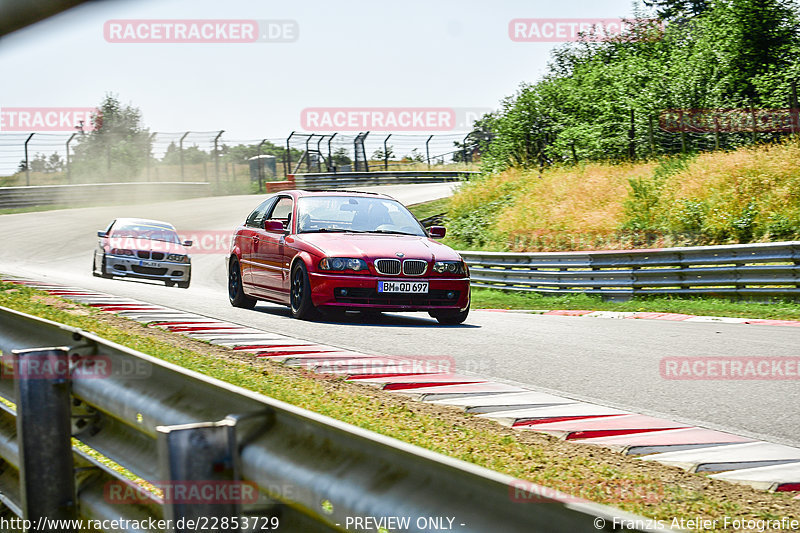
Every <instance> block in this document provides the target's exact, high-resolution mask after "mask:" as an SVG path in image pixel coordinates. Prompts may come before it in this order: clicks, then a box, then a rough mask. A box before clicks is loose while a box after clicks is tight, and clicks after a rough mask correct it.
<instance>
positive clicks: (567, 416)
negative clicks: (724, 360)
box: [0, 277, 800, 492]
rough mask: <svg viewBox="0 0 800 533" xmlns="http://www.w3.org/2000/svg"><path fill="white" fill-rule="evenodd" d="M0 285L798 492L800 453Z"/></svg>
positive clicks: (226, 328) (140, 305) (119, 305)
mask: <svg viewBox="0 0 800 533" xmlns="http://www.w3.org/2000/svg"><path fill="white" fill-rule="evenodd" d="M0 281H5V282H8V283H15V284H19V285H25V286H29V287H31V288H35V289H39V290H42V291H45V292H48V293H49V294H52V295H54V296H59V297H62V298H65V299H68V300H72V301H74V302H78V303H82V304H86V305H89V306H92V307H95V308H98V309H100V310H102V311H105V312H109V313H113V314H116V315H119V316H122V317H125V318H130V319H132V320H136V321H137V322H140V323H143V324H146V325H148V326H149V327H158V328H162V329H165V330H168V331H172V332H174V333H178V334H181V335H184V336H186V337H190V338H193V339H197V340H203V341H206V342H209V343H210V344H215V345H219V346H225V347H229V348H231V349H233V350H235V351H238V352H241V353H249V354H252V355H253V356H254V357H268V358H270V359H272V360H275V361H279V362H282V363H284V364H286V365H289V366H295V367H302V368H306V369H308V370H311V371H314V372H319V373H324V374H337V375H340V376H344V377H346V379H347V380H348V381H352V382H357V383H363V384H368V385H373V386H375V387H378V388H380V389H382V390H385V391H388V392H393V393H400V394H404V395H407V396H410V397H412V398H413V399H416V400H418V401H424V402H431V403H436V404H443V405H450V406H456V407H460V408H463V409H464V410H465V412H467V413H471V414H475V415H476V416H478V417H481V418H488V419H491V420H495V421H497V422H499V423H501V424H505V425H508V426H511V427H514V428H518V429H521V430H533V431H538V432H542V433H547V434H550V435H554V436H557V437H559V438H562V439H565V440H569V441H572V442H576V443H582V444H591V445H596V446H603V447H606V448H610V449H613V450H617V451H619V452H621V453H623V454H628V455H636V456H640V457H641V458H642V460H645V461H657V462H660V463H663V464H667V465H673V466H678V467H681V468H684V469H686V470H688V471H691V472H703V473H710V474H712V475H711V477H713V478H716V479H724V480H727V481H730V482H734V483H740V484H746V485H750V486H753V487H756V488H758V489H762V490H769V491H778V492H794V491H800V448H794V447H791V446H784V445H781V444H774V443H770V442H765V441H759V440H755V439H751V438H748V437H743V436H739V435H734V434H731V433H726V432H722V431H715V430H710V429H706V428H701V427H695V426H691V425H688V424H683V423H680V422H675V421H671V420H667V419H663V418H656V417H651V416H645V415H641V414H637V413H633V412H630V411H625V410H621V409H615V408H611V407H606V406H602V405H596V404H592V403H588V402H582V401H577V400H574V399H571V398H566V397H561V396H557V395H554V394H549V393H544V392H539V391H535V390H531V389H527V388H525V387H519V386H516V385H510V384H507V383H500V382H495V381H492V380H490V379H485V378H481V377H476V376H473V375H463V374H458V373H454V372H451V371H450V370H451V369H445V370H444V371H443V370H441V369H437V368H427V367H426V365H425V362H422V364H420V365H416V364H415V363H413V362H412V363H409V360H410V359H411V358H408V357H394V356H385V355H368V354H364V353H359V352H355V351H352V350H346V349H342V348H338V347H335V346H328V345H323V344H317V343H314V342H311V341H306V340H302V339H296V338H293V337H289V336H286V335H279V334H277V333H272V332H269V331H263V330H259V329H256V328H251V327H246V326H242V325H239V324H234V323H231V322H225V321H221V320H217V319H214V318H210V317H207V316H203V315H198V314H194V313H187V312H184V311H179V310H175V309H171V308H168V307H164V306H160V305H155V304H150V303H147V302H141V301H138V300H134V299H130V298H121V297H117V296H113V295H110V294H105V293H101V292H97V291H92V290H86V289H82V288H78V287H67V286H62V285H55V284H48V283H42V282H37V281H33V280H29V279H22V278H11V277H5V278H0ZM578 313H583V314H582V315H579V316H589V315H592V314H595V313H596V312H595V313H593V312H591V311H560V312H559V311H548V312H546V313H545V314H578ZM600 313H603V314H602V315H600V314H595V316H607V315H608V313H607V312H600ZM637 315H638V317H642V315H662V317H664V315H668V316H669V317H668V318H667V317H664V318H662V319H665V320H672V319H676V320H689V319H691V318H698V319H700V318H708V317H692V316H691V315H673V314H665V313H634V314H631V315H630V316H626V317H625V318H637ZM682 317H686V318H682ZM643 318H658V317H654V316H643ZM733 320H739V321H743V320H746V319H733ZM760 322H764V321H760ZM767 322H769V321H767ZM775 322H788V321H775ZM747 323H754V322H752V321H747ZM777 325H785V324H777Z"/></svg>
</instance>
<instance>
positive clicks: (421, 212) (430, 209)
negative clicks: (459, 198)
mask: <svg viewBox="0 0 800 533" xmlns="http://www.w3.org/2000/svg"><path fill="white" fill-rule="evenodd" d="M449 207H450V198H449V197H448V198H439V199H438V200H431V201H430V202H422V203H419V204H413V205H410V206H408V210H409V211H411V212H412V213H414V216H415V217H417V218H418V219H420V220H422V219H423V218H428V217H432V216H433V215H439V214H441V213H446V212H447V210H448V209H449Z"/></svg>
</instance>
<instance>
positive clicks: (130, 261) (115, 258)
mask: <svg viewBox="0 0 800 533" xmlns="http://www.w3.org/2000/svg"><path fill="white" fill-rule="evenodd" d="M143 262H145V261H143V260H141V259H137V258H135V257H130V256H125V255H106V272H105V273H106V274H111V275H112V276H119V277H125V278H142V279H154V280H159V281H175V282H179V281H189V278H190V276H191V272H192V264H191V263H175V262H172V261H155V260H150V259H148V260H146V262H147V263H156V264H157V265H156V266H148V267H145V266H142V263H143Z"/></svg>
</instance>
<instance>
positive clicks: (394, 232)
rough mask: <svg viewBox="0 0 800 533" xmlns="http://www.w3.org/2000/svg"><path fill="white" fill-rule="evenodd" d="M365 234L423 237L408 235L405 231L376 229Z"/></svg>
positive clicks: (413, 234) (414, 234)
mask: <svg viewBox="0 0 800 533" xmlns="http://www.w3.org/2000/svg"><path fill="white" fill-rule="evenodd" d="M363 233H386V234H389V235H411V236H412V237H421V236H422V235H417V234H416V233H407V232H405V231H395V230H391V229H376V230H372V231H365V232H363Z"/></svg>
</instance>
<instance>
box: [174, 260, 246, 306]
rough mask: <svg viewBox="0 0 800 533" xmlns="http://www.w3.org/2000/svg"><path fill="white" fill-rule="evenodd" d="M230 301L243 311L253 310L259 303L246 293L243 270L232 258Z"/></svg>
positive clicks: (229, 279) (229, 288)
mask: <svg viewBox="0 0 800 533" xmlns="http://www.w3.org/2000/svg"><path fill="white" fill-rule="evenodd" d="M187 287H188V282H187ZM228 300H229V301H230V302H231V305H232V306H234V307H241V308H242V309H252V308H254V307H255V306H256V303H257V302H258V300H256V299H255V298H251V297H250V296H247V295H246V294H245V293H244V287H242V269H241V268H239V261H238V260H237V259H236V258H231V260H230V262H229V265H228Z"/></svg>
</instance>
